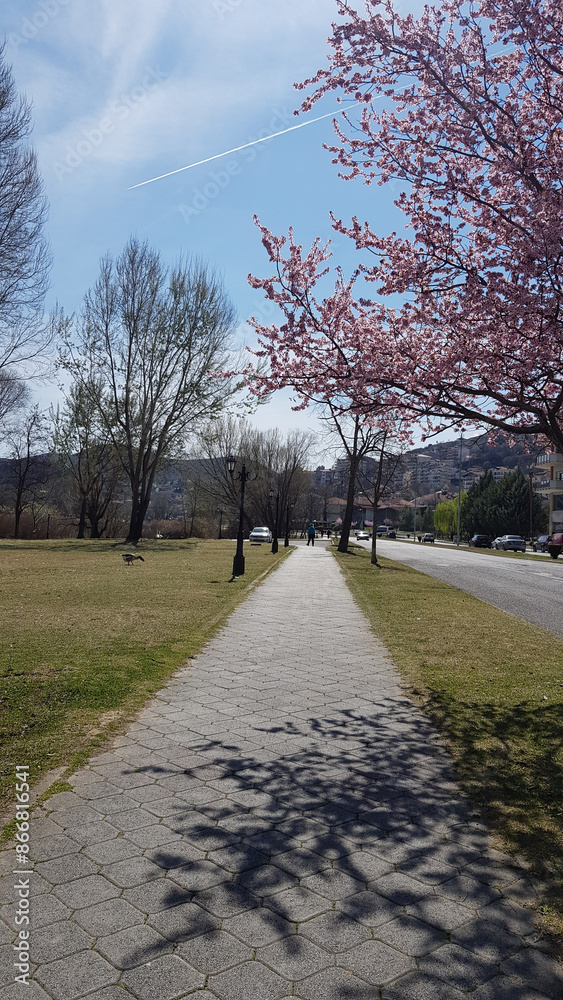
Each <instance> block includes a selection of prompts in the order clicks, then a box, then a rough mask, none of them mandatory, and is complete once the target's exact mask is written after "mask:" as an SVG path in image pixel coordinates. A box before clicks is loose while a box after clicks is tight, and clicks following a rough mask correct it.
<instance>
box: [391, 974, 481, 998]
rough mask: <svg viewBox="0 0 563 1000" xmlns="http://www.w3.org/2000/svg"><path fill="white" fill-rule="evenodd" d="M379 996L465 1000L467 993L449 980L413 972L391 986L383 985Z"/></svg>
mask: <svg viewBox="0 0 563 1000" xmlns="http://www.w3.org/2000/svg"><path fill="white" fill-rule="evenodd" d="M473 995H474V994H473ZM381 996H382V998H383V1000H465V998H466V997H467V996H468V994H467V993H465V992H461V991H460V990H458V989H456V987H455V986H453V984H452V983H450V982H448V983H445V982H443V980H441V979H434V978H433V977H432V976H427V975H425V974H424V973H422V974H421V973H420V972H414V973H411V974H410V975H408V976H402V977H401V979H399V980H398V982H396V983H393V985H392V986H384V987H383V990H382V993H381Z"/></svg>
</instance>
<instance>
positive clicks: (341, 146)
mask: <svg viewBox="0 0 563 1000" xmlns="http://www.w3.org/2000/svg"><path fill="white" fill-rule="evenodd" d="M337 3H338V8H339V12H340V14H341V15H342V17H343V18H344V19H345V20H344V21H343V23H339V24H338V25H334V26H333V35H332V38H331V39H330V42H331V46H332V52H331V55H330V58H329V66H328V68H326V69H321V70H320V71H319V72H318V73H317V74H316V75H315V76H314V77H313V78H312V79H310V80H307V81H305V82H304V83H303V84H300V85H299V86H300V87H301V88H306V87H311V86H312V87H313V88H314V89H313V92H312V94H311V95H310V96H308V97H307V98H306V99H305V100H304V103H303V109H304V110H309V109H310V108H311V107H312V106H313V104H314V103H315V101H317V100H318V99H319V98H320V97H322V96H324V95H325V94H327V93H329V92H331V93H332V92H334V91H337V92H340V95H342V96H341V97H340V99H342V97H344V98H347V99H350V98H352V99H353V100H354V101H357V102H360V104H361V105H363V107H362V113H361V122H360V125H359V127H358V125H355V124H354V123H353V122H352V120H351V118H350V117H347V116H346V115H343V116H342V117H341V119H340V121H341V124H338V123H335V129H336V132H337V135H338V142H337V144H336V145H335V146H334V147H332V150H331V151H332V153H333V155H334V162H335V163H338V164H339V165H340V168H341V171H342V175H343V176H344V177H345V178H347V179H351V178H355V177H360V178H362V179H363V180H364V181H365V182H366V183H367V184H371V183H373V182H377V183H378V184H385V183H387V182H388V181H390V180H391V179H395V180H397V181H399V182H401V183H403V184H404V190H403V192H402V193H401V194H400V195H399V197H398V198H397V201H396V205H397V206H398V208H399V209H400V210H401V212H402V213H403V214H404V217H405V221H406V223H407V226H408V229H407V232H406V235H404V236H400V235H397V234H396V233H391V234H381V233H378V232H376V231H375V230H374V228H372V226H370V225H369V224H368V223H361V222H360V221H359V220H358V219H357V218H354V219H353V220H352V222H351V224H349V225H346V224H344V223H343V222H342V221H341V220H336V219H335V220H334V225H335V228H336V229H337V230H339V231H341V232H343V233H346V234H347V235H349V236H351V237H352V238H353V239H354V240H355V242H356V246H357V247H358V249H360V250H367V251H369V252H370V253H371V254H372V255H373V257H374V261H373V266H371V267H365V268H364V271H365V275H366V277H367V278H368V280H372V281H374V282H376V286H377V291H378V294H379V295H383V296H389V295H391V294H397V293H398V294H399V295H400V296H402V297H403V300H404V304H403V305H402V307H400V308H398V309H397V310H395V311H388V312H387V314H386V317H385V322H384V321H383V320H384V318H383V311H382V308H381V306H379V305H373V304H372V305H371V306H370V307H368V305H367V304H365V303H364V305H363V306H362V307H361V318H362V320H364V321H365V319H366V315H367V314H368V313H370V312H371V313H374V314H377V317H378V320H379V323H378V325H377V327H376V332H377V335H376V336H374V337H373V338H372V340H371V342H370V343H371V348H372V352H371V353H372V360H373V364H372V365H371V367H370V365H369V364H368V358H367V357H366V354H365V350H363V351H362V359H361V361H362V366H361V367H362V378H363V379H364V386H365V387H366V389H367V390H368V395H369V393H374V392H380V391H381V390H382V388H385V389H386V391H390V390H392V389H394V390H395V392H396V394H397V395H396V400H397V401H400V400H401V401H403V402H404V403H405V404H408V405H409V407H410V408H411V411H415V412H418V413H420V414H423V413H424V414H427V415H434V416H436V417H437V418H438V419H437V421H436V422H435V424H434V426H440V425H445V424H447V423H448V422H452V421H453V422H455V421H459V420H466V421H469V422H475V423H481V424H482V423H486V424H489V425H492V426H494V427H498V428H499V429H501V430H503V431H507V432H512V433H516V434H538V433H540V434H543V435H545V436H546V438H548V439H549V440H550V441H551V442H552V444H553V445H554V446H555V447H556V448H557V449H558V450H560V451H563V410H562V407H563V310H562V306H563V270H562V268H563V198H562V193H563V192H562V186H563V121H562V118H563V24H562V17H561V6H560V4H559V3H558V2H557V0H470V2H462V0H446V2H444V3H442V4H441V5H440V7H439V8H432V7H430V8H425V10H424V13H423V15H422V17H420V18H419V19H416V18H415V17H413V16H411V15H408V16H406V17H400V16H399V15H398V14H397V13H395V11H394V9H393V4H392V2H391V0H367V2H366V5H365V14H364V15H361V14H359V13H358V12H357V11H355V10H354V9H353V8H352V6H351V5H350V4H349V3H348V2H346V0H337ZM376 100H377V101H378V103H376ZM317 249H318V248H317ZM308 260H309V256H307V257H305V258H304V261H305V262H306V261H308ZM288 287H289V288H291V283H290V281H289V279H288ZM350 295H351V288H350V287H349V286H346V285H344V283H342V282H341V284H340V286H339V287H338V288H337V289H336V290H335V296H336V300H337V301H338V302H341V301H342V300H343V299H347V302H346V308H347V309H350V310H351V311H352V312H354V310H355V307H354V306H352V305H351V303H350V302H349V296H350ZM327 302H328V300H327ZM334 304H336V303H334ZM294 332H295V336H296V337H297V336H298V335H300V333H301V330H300V328H299V327H297V328H296V329H295V331H294ZM368 346H369V345H368ZM331 351H332V355H331V357H332V359H335V358H336V357H337V351H336V349H335V348H334V347H332V348H331ZM382 351H383V352H384V355H385V358H384V361H385V363H384V364H382V363H381V360H382ZM350 360H351V359H350V358H348V357H347V359H346V363H344V362H342V363H341V364H340V367H341V370H342V372H343V373H344V371H345V370H346V364H347V363H348V362H349V361H350ZM368 369H370V370H369V371H368ZM348 370H349V369H348ZM319 375H320V377H321V382H322V378H323V372H322V366H321V370H320V372H319ZM274 381H275V376H274ZM356 402H358V398H357V397H356Z"/></svg>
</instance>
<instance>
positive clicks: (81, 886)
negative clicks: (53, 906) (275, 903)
mask: <svg viewBox="0 0 563 1000" xmlns="http://www.w3.org/2000/svg"><path fill="white" fill-rule="evenodd" d="M54 891H55V895H56V896H57V897H58V898H59V899H60V900H61V902H62V903H64V904H65V906H68V907H69V908H70V909H71V910H78V909H80V908H81V907H83V906H94V904H95V903H101V902H102V900H103V899H112V898H113V897H115V896H118V895H119V889H117V888H116V886H115V885H112V883H111V882H108V880H107V879H106V878H104V877H103V876H102V875H86V876H85V878H79V879H76V880H75V881H74V882H66V883H65V884H64V885H60V886H58V887H57V888H56V889H55V890H54Z"/></svg>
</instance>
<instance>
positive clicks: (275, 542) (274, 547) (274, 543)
mask: <svg viewBox="0 0 563 1000" xmlns="http://www.w3.org/2000/svg"><path fill="white" fill-rule="evenodd" d="M269 496H270V500H273V499H274V489H273V487H271V489H270V491H269ZM279 508H280V491H279V490H278V492H277V493H276V519H275V521H274V530H273V532H272V535H273V537H272V553H273V555H275V554H276V552H277V551H278V514H279Z"/></svg>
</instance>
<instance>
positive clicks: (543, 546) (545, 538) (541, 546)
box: [532, 535, 549, 552]
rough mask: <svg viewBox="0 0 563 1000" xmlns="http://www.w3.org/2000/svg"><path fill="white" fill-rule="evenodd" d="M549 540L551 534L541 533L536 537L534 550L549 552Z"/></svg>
mask: <svg viewBox="0 0 563 1000" xmlns="http://www.w3.org/2000/svg"><path fill="white" fill-rule="evenodd" d="M548 542H549V535H540V537H539V538H536V540H535V542H534V544H533V545H532V548H533V550H534V552H547V544H548Z"/></svg>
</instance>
